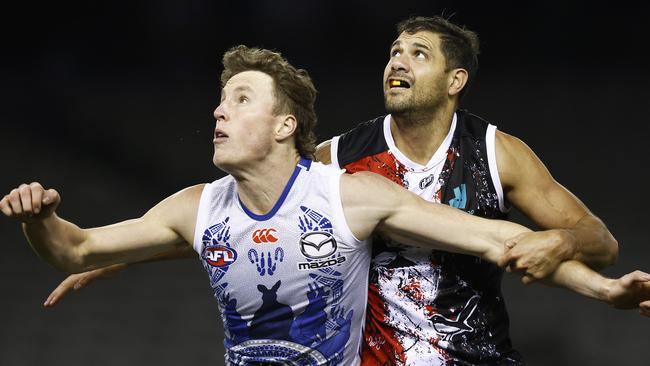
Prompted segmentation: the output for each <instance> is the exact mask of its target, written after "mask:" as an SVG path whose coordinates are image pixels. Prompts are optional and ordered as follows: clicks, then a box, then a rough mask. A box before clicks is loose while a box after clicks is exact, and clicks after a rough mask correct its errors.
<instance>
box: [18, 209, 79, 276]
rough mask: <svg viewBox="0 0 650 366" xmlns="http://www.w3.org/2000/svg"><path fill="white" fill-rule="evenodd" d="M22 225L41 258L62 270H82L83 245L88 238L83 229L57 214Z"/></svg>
mask: <svg viewBox="0 0 650 366" xmlns="http://www.w3.org/2000/svg"><path fill="white" fill-rule="evenodd" d="M22 226H23V232H24V233H25V236H26V237H27V240H28V242H29V244H30V245H31V247H32V249H33V250H34V251H35V252H36V254H38V256H39V257H40V258H41V259H43V260H44V261H46V262H47V263H49V264H51V265H52V266H54V267H55V268H57V269H59V270H61V271H65V272H75V271H79V270H81V268H82V262H83V255H82V253H81V245H82V243H83V242H84V241H85V240H86V238H87V234H86V232H85V231H84V230H83V229H81V228H79V227H78V226H76V225H75V224H73V223H71V222H68V221H66V220H63V219H61V218H60V217H58V216H57V215H56V214H52V215H51V216H50V217H48V218H46V219H44V220H39V221H35V222H31V223H23V225H22Z"/></svg>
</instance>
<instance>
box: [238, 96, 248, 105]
mask: <svg viewBox="0 0 650 366" xmlns="http://www.w3.org/2000/svg"><path fill="white" fill-rule="evenodd" d="M239 103H240V104H245V103H248V97H247V96H245V95H242V96H240V97H239Z"/></svg>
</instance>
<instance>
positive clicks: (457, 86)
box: [449, 69, 469, 96]
mask: <svg viewBox="0 0 650 366" xmlns="http://www.w3.org/2000/svg"><path fill="white" fill-rule="evenodd" d="M468 78H469V74H468V73H467V70H465V69H453V70H451V71H450V72H449V95H450V96H454V95H458V94H459V93H460V92H461V90H463V88H464V87H465V85H466V84H467V79H468Z"/></svg>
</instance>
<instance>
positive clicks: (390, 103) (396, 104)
mask: <svg viewBox="0 0 650 366" xmlns="http://www.w3.org/2000/svg"><path fill="white" fill-rule="evenodd" d="M384 107H385V108H386V112H388V113H390V114H402V113H406V112H408V111H410V110H411V108H412V105H411V103H408V101H405V100H395V99H392V100H388V99H384Z"/></svg>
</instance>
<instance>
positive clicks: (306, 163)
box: [237, 157, 311, 221]
mask: <svg viewBox="0 0 650 366" xmlns="http://www.w3.org/2000/svg"><path fill="white" fill-rule="evenodd" d="M310 167H311V160H309V159H305V158H303V157H301V158H300V160H299V161H298V164H297V165H296V168H295V169H294V170H293V174H291V178H289V181H288V182H287V185H286V186H285V187H284V190H283V191H282V194H281V195H280V198H278V201H277V202H276V203H275V205H273V208H272V209H271V211H269V212H267V213H265V214H264V215H257V214H255V213H253V212H252V211H251V210H249V209H248V207H246V205H245V204H244V202H242V200H241V198H240V197H239V194H237V199H238V200H239V204H240V205H241V207H242V209H244V212H246V215H248V217H250V218H251V219H253V220H255V221H266V220H268V219H270V218H271V217H273V215H275V213H276V212H278V210H279V209H280V207H282V203H284V200H285V199H286V198H287V195H288V194H289V191H290V190H291V187H292V186H293V182H295V181H296V178H297V177H298V174H300V170H301V169H305V170H309V168H310Z"/></svg>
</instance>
